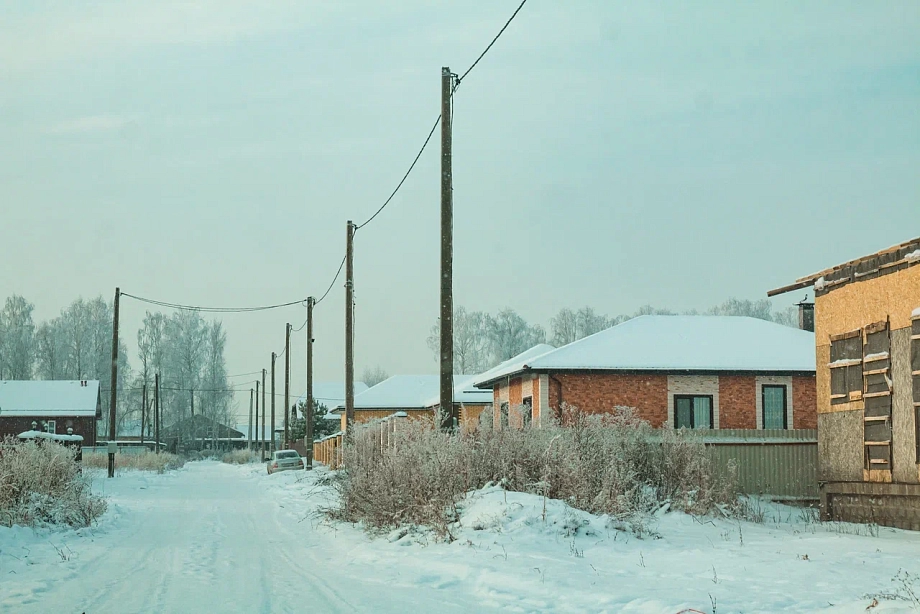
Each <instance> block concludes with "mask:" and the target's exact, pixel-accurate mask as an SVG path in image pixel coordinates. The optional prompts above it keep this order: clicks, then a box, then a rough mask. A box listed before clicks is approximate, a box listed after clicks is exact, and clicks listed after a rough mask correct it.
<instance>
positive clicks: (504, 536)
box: [0, 462, 920, 614]
mask: <svg viewBox="0 0 920 614" xmlns="http://www.w3.org/2000/svg"><path fill="white" fill-rule="evenodd" d="M324 472H325V470H324V469H320V470H318V471H313V472H294V471H289V472H284V473H280V474H276V475H273V476H267V475H266V474H265V469H264V467H263V466H261V465H248V466H235V465H234V466H231V465H224V464H220V463H216V462H195V463H189V464H187V465H186V466H185V467H184V468H183V469H181V470H178V471H173V472H169V473H167V474H164V475H154V474H150V473H146V472H140V471H138V472H125V473H124V474H121V475H119V476H118V477H117V478H116V479H114V480H107V479H105V478H104V477H102V476H101V475H100V476H98V478H97V479H96V480H95V487H96V489H97V490H100V491H103V492H104V494H105V495H106V496H107V497H108V498H109V501H110V509H109V511H108V512H107V513H106V514H105V516H104V517H103V518H102V519H101V521H100V523H99V525H98V526H97V527H93V528H91V529H81V530H79V531H73V530H48V529H41V530H38V531H33V530H32V529H24V528H21V527H14V528H12V529H10V528H4V527H0V613H2V614H6V613H7V612H9V613H12V614H18V613H20V612H25V613H31V612H40V613H46V612H52V613H54V614H59V613H60V614H63V613H67V614H69V613H77V614H79V613H80V612H86V613H88V614H105V613H108V612H112V613H117V614H132V613H135V612H154V613H157V614H181V613H185V612H190V613H198V612H221V613H223V612H246V613H264V614H268V613H270V612H272V613H274V612H375V613H381V614H389V613H400V614H401V613H403V612H413V613H416V612H417V613H423V612H438V613H441V612H491V611H506V612H573V613H578V612H611V613H614V612H616V613H620V612H623V613H643V614H675V613H677V612H680V611H682V610H684V609H685V608H694V609H695V610H698V611H701V612H705V613H707V614H712V613H714V612H720V613H723V612H771V613H772V612H828V613H830V612H833V613H835V614H837V613H848V614H849V613H851V614H863V613H864V612H866V611H867V610H866V608H867V607H869V606H871V607H870V609H869V610H868V611H870V612H872V614H879V613H884V614H889V613H892V612H910V611H914V610H913V607H916V606H920V601H917V602H915V603H913V604H912V603H911V601H910V599H909V598H908V597H909V595H908V592H907V590H908V589H910V590H912V591H914V594H915V595H918V596H920V563H918V561H920V558H918V557H920V533H918V532H911V531H898V530H895V529H886V528H878V527H869V526H865V525H847V524H834V523H817V522H815V521H814V520H813V519H812V517H811V516H810V515H809V514H807V513H804V512H803V511H801V510H798V509H796V508H789V507H785V506H778V505H773V504H765V507H764V509H763V511H764V522H762V523H751V522H739V521H733V520H725V519H707V518H693V517H691V516H687V515H685V514H679V513H670V514H663V515H658V516H656V517H654V518H651V519H649V529H650V530H651V531H652V533H653V535H651V536H648V535H647V536H645V537H644V538H642V539H640V538H638V537H637V536H636V535H635V534H633V533H630V532H622V531H618V530H617V529H616V528H613V527H612V525H611V523H610V521H609V519H607V518H605V517H598V516H591V515H590V514H586V513H584V512H580V511H578V510H573V509H571V508H569V507H567V506H566V505H565V504H564V503H562V502H561V501H553V500H547V501H544V500H543V499H542V498H541V497H538V496H534V495H528V494H524V493H514V492H505V491H503V490H502V489H500V488H498V487H489V488H485V489H482V490H480V491H477V492H475V493H473V494H471V495H470V496H468V497H467V499H466V500H465V501H464V502H463V505H462V510H461V511H462V514H461V523H460V524H458V525H456V526H454V527H453V528H452V529H451V531H452V534H453V536H454V538H455V539H454V541H452V542H451V543H444V542H439V541H438V540H437V539H435V538H434V536H432V535H431V534H430V533H426V532H425V531H416V532H406V531H395V532H393V533H391V534H390V535H388V536H379V537H369V536H368V535H367V534H366V533H364V532H363V531H362V530H361V529H360V528H359V527H354V526H351V525H347V524H333V523H329V522H325V521H322V520H321V515H320V514H318V513H317V511H318V510H319V509H320V508H321V507H322V506H323V505H325V504H327V503H328V502H329V499H328V497H329V496H330V492H329V490H328V488H324V487H319V486H317V485H316V483H315V480H316V477H317V476H319V475H323V473H324ZM899 570H903V571H899ZM908 572H909V574H910V576H909V577H907V576H904V575H903V574H904V573H908ZM899 574H900V575H899ZM898 578H902V579H898ZM882 594H889V595H891V594H898V595H900V597H901V598H900V599H893V598H885V597H883V596H882ZM875 595H878V596H879V601H878V602H877V604H875V605H873V601H872V600H873V598H874V596H875Z"/></svg>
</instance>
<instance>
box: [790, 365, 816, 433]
mask: <svg viewBox="0 0 920 614" xmlns="http://www.w3.org/2000/svg"><path fill="white" fill-rule="evenodd" d="M792 403H793V405H794V406H795V412H794V413H793V415H792V422H793V426H792V428H797V429H816V428H818V394H817V388H816V387H815V378H814V377H793V378H792Z"/></svg>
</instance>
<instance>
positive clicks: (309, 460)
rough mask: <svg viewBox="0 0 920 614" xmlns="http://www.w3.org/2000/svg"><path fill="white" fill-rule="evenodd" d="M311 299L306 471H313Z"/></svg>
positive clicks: (309, 303)
mask: <svg viewBox="0 0 920 614" xmlns="http://www.w3.org/2000/svg"><path fill="white" fill-rule="evenodd" d="M313 303H314V300H313V297H312V296H311V297H308V298H307V408H306V412H305V414H306V415H305V416H304V419H305V420H306V422H307V435H306V437H304V442H303V445H304V447H306V448H307V469H313Z"/></svg>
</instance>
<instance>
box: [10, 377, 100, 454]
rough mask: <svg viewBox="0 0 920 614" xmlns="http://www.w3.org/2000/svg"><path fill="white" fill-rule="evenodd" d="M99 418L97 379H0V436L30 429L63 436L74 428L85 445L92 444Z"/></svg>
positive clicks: (74, 431) (94, 442) (13, 434)
mask: <svg viewBox="0 0 920 614" xmlns="http://www.w3.org/2000/svg"><path fill="white" fill-rule="evenodd" d="M101 417H102V404H101V399H100V397H99V382H98V381H95V380H89V381H86V380H83V381H47V380H34V381H11V380H7V381H0V438H2V437H5V436H7V435H10V436H13V437H15V436H16V435H18V434H19V433H22V432H25V431H30V430H37V431H43V432H48V433H56V434H60V435H66V434H68V429H73V434H74V435H80V436H82V437H83V445H84V446H95V445H96V420H98V419H99V418H101Z"/></svg>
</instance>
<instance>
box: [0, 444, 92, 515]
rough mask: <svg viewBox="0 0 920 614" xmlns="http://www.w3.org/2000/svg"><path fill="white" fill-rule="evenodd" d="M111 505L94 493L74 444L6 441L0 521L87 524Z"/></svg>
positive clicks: (0, 460) (0, 463)
mask: <svg viewBox="0 0 920 614" xmlns="http://www.w3.org/2000/svg"><path fill="white" fill-rule="evenodd" d="M105 509H106V502H105V499H103V498H102V497H98V496H96V495H93V494H92V492H91V488H90V482H89V480H88V479H84V477H83V475H82V471H81V470H80V465H78V464H77V463H76V462H75V461H74V451H73V449H71V448H68V447H65V446H62V445H59V444H57V443H53V442H50V441H45V442H41V443H38V442H35V441H27V442H22V443H20V442H18V441H16V440H14V439H12V438H7V439H4V440H3V441H2V442H0V522H2V523H3V524H4V525H6V526H13V525H14V524H18V525H22V526H32V527H34V526H37V525H44V524H67V525H71V526H75V527H84V526H87V525H89V524H90V523H91V522H93V521H94V520H96V519H97V518H99V516H101V515H102V514H103V513H104V512H105Z"/></svg>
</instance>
